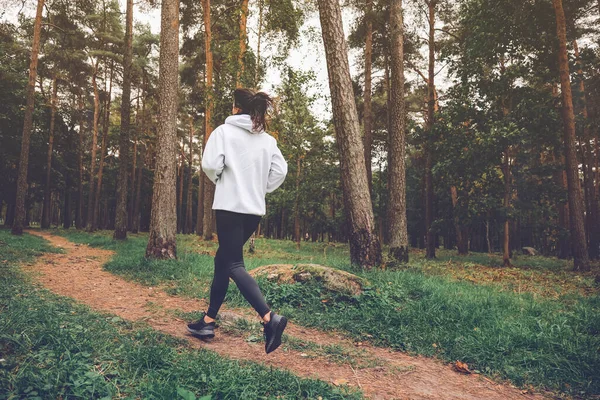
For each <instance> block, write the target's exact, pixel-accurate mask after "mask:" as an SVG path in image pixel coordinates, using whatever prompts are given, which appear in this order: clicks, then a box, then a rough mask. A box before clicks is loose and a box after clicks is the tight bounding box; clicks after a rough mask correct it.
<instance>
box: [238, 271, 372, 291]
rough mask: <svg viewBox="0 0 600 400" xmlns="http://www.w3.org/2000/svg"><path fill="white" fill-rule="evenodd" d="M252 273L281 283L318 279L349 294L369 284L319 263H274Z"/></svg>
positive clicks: (334, 289) (326, 285)
mask: <svg viewBox="0 0 600 400" xmlns="http://www.w3.org/2000/svg"><path fill="white" fill-rule="evenodd" d="M250 273H251V274H252V275H254V276H266V277H267V279H269V280H271V281H277V282H279V283H293V282H307V281H311V280H316V281H318V282H321V283H322V284H323V286H325V287H326V288H327V289H329V290H332V291H335V292H341V293H345V294H349V295H353V296H354V295H359V294H361V293H362V291H363V288H364V287H365V286H368V284H369V283H368V282H367V280H365V279H364V278H361V277H359V276H356V275H354V274H351V273H349V272H346V271H341V270H338V269H334V268H330V267H325V266H323V265H319V264H297V265H292V264H273V265H264V266H262V267H259V268H256V269H254V270H252V271H250Z"/></svg>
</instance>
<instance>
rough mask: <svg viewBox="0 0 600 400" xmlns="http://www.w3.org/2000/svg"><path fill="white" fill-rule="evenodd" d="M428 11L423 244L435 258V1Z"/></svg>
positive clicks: (430, 1) (432, 0) (428, 254)
mask: <svg viewBox="0 0 600 400" xmlns="http://www.w3.org/2000/svg"><path fill="white" fill-rule="evenodd" d="M425 3H426V4H427V7H428V9H429V44H428V47H429V67H428V79H427V119H426V124H427V126H426V127H425V129H426V131H427V133H428V139H427V146H426V151H427V155H426V156H425V157H426V158H425V243H426V257H427V258H428V259H433V258H435V232H434V231H433V229H432V224H433V218H434V216H433V201H434V198H433V196H434V192H433V174H432V172H431V169H432V167H433V137H432V135H433V125H434V123H435V119H434V118H435V103H436V101H435V97H436V96H435V81H434V80H435V6H436V5H437V0H429V1H425Z"/></svg>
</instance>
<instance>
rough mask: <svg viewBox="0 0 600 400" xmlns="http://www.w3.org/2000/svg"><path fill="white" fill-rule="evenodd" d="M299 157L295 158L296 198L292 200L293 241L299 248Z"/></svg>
mask: <svg viewBox="0 0 600 400" xmlns="http://www.w3.org/2000/svg"><path fill="white" fill-rule="evenodd" d="M300 165H301V163H300V157H298V158H297V159H296V200H295V202H294V241H295V242H296V248H297V249H300Z"/></svg>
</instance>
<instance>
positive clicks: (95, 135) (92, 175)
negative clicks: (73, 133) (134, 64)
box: [85, 59, 100, 232]
mask: <svg viewBox="0 0 600 400" xmlns="http://www.w3.org/2000/svg"><path fill="white" fill-rule="evenodd" d="M99 61H100V60H99V59H98V60H96V63H95V64H94V72H93V74H92V86H93V87H94V122H93V132H92V157H91V162H90V164H91V165H90V187H89V193H88V209H87V216H86V224H85V225H86V227H85V229H86V230H87V231H88V232H91V231H92V230H93V219H94V218H93V215H94V198H95V197H94V193H95V192H94V189H95V184H96V152H97V147H98V119H99V118H100V94H99V92H98V82H97V75H98V63H99Z"/></svg>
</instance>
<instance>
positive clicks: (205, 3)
mask: <svg viewBox="0 0 600 400" xmlns="http://www.w3.org/2000/svg"><path fill="white" fill-rule="evenodd" d="M202 8H203V16H204V46H205V49H206V111H205V112H204V132H205V133H204V143H203V148H204V147H206V142H207V141H208V138H209V137H210V134H211V132H212V110H213V83H212V80H213V79H212V78H213V54H212V50H211V42H212V33H211V22H210V0H202ZM203 178H204V216H203V222H202V225H203V226H202V232H203V235H204V240H212V236H213V220H212V216H213V214H212V203H213V199H214V197H215V184H214V183H212V182H211V181H210V180H209V179H208V177H207V176H206V175H204V176H203Z"/></svg>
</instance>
